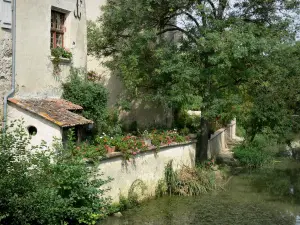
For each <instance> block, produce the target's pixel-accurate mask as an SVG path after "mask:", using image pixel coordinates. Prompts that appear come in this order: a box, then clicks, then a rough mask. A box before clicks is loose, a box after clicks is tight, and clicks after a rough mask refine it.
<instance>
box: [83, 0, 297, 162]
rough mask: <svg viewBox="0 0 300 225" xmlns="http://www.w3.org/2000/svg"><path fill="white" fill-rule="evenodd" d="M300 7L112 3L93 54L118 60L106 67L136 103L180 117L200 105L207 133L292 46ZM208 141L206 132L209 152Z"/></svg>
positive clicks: (262, 2) (217, 1)
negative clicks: (281, 52)
mask: <svg viewBox="0 0 300 225" xmlns="http://www.w3.org/2000/svg"><path fill="white" fill-rule="evenodd" d="M297 6H299V1H298V0H294V1H283V0H243V1H238V2H237V3H234V2H231V1H228V0H118V1H117V0H108V2H107V5H106V6H104V7H103V16H102V17H101V18H100V19H99V21H97V23H90V24H89V29H88V37H89V42H88V49H89V52H90V53H92V54H94V55H95V56H98V57H101V56H111V57H112V60H111V61H110V62H109V63H108V64H107V65H108V66H109V67H110V68H111V69H112V70H113V71H114V72H116V73H117V74H119V76H120V77H121V78H122V80H123V82H124V84H125V87H126V89H127V91H128V93H129V94H131V96H130V97H135V98H144V99H146V100H151V101H154V102H157V103H161V104H164V105H167V106H169V107H171V108H172V109H173V110H174V112H175V113H176V112H178V111H179V110H180V109H181V108H184V107H186V106H189V105H191V104H193V103H194V102H196V101H197V102H199V100H200V102H201V104H199V109H201V111H202V115H203V116H202V128H205V127H207V119H210V118H214V117H215V116H217V115H219V114H220V113H222V111H223V109H222V108H220V107H219V106H220V105H222V106H226V108H230V107H231V106H234V105H236V104H237V103H238V102H239V101H240V102H242V100H243V95H242V92H241V90H242V88H241V87H246V85H247V84H248V83H250V84H253V82H254V81H257V80H259V79H260V77H261V76H266V74H267V73H266V71H265V69H264V67H265V65H266V64H268V62H269V61H270V58H269V57H268V56H270V55H272V54H274V52H275V51H277V49H280V46H281V45H282V44H290V45H291V44H292V43H293V42H294V36H295V32H294V30H293V27H291V26H290V24H291V19H292V18H291V16H290V15H291V14H290V12H292V11H293V10H294V9H297ZM178 36H181V38H179V39H178V40H176V41H174V38H175V39H176V37H178ZM170 37H171V38H170ZM172 37H173V38H172ZM242 85H244V86H242ZM247 87H248V86H247ZM248 94H251V93H250V92H249V93H248ZM175 116H176V115H175ZM231 116H233V115H231ZM207 136H208V135H207V129H204V130H202V137H201V140H202V141H201V142H202V146H204V147H205V146H207ZM204 152H206V151H204ZM204 157H205V155H204Z"/></svg>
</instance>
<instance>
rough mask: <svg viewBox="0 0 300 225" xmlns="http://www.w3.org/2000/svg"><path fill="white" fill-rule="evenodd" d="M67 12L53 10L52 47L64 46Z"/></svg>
mask: <svg viewBox="0 0 300 225" xmlns="http://www.w3.org/2000/svg"><path fill="white" fill-rule="evenodd" d="M64 23H65V14H64V13H61V12H57V11H53V10H52V11H51V31H50V36H51V43H50V48H56V47H64V32H65V26H64Z"/></svg>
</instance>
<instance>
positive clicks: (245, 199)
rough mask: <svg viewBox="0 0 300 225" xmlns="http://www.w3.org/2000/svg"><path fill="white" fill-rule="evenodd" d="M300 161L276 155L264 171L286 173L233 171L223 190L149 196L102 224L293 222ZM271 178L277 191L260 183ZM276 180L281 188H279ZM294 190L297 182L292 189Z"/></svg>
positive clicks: (298, 208) (298, 212)
mask: <svg viewBox="0 0 300 225" xmlns="http://www.w3.org/2000/svg"><path fill="white" fill-rule="evenodd" d="M299 165H300V163H298V162H297V161H295V160H292V159H287V158H277V159H276V161H275V162H274V163H273V164H272V165H270V166H269V167H266V168H265V169H266V171H277V172H279V173H280V174H285V175H287V176H279V177H277V178H276V177H271V176H274V174H273V173H268V172H264V170H263V169H262V170H257V171H251V173H250V172H249V171H245V170H244V171H243V172H241V171H240V172H239V173H236V171H235V173H234V174H232V178H231V179H230V181H229V182H228V183H227V185H226V187H225V190H223V191H213V192H211V193H209V194H203V195H201V196H197V197H181V196H172V197H169V196H167V197H162V198H158V199H153V200H149V201H147V202H144V203H143V204H142V205H140V206H139V207H136V208H133V209H130V210H128V211H124V212H122V213H123V217H121V218H116V217H110V218H108V219H107V220H106V221H104V223H102V224H105V225H106V224H107V225H108V224H110V225H125V224H148V225H151V224H153V225H154V224H155V225H156V224H157V225H160V224H164V225H165V224H172V225H173V224H175V225H176V224H178V225H179V224H201V225H203V224H204V225H206V224H249V225H258V224H278V225H280V224H284V225H289V224H291V225H292V224H295V221H296V215H300V205H299V204H297V201H296V199H297V196H296V195H292V194H291V193H290V192H289V190H290V181H294V180H295V176H296V175H297V173H296V172H297V171H298V170H299V168H300V166H299ZM267 168H268V169H267ZM292 171H295V172H294V173H293V172H292ZM288 175H290V176H288ZM259 178H264V179H259ZM267 178H268V179H267ZM272 180H273V181H274V182H273V184H274V186H273V188H274V189H275V190H276V191H277V192H276V193H277V194H275V193H274V192H272V191H271V190H270V189H268V185H271V184H272V183H268V185H266V183H262V181H267V182H269V181H272ZM279 184H281V186H280V187H281V188H278V186H277V185H279ZM278 190H281V191H282V192H280V193H279V192H278ZM297 192H298V188H297V186H296V187H295V189H294V193H297Z"/></svg>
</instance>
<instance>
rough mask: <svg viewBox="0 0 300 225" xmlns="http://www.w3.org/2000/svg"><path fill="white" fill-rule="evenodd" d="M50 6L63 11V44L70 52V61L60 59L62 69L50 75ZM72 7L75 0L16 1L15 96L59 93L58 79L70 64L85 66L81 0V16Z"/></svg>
mask: <svg viewBox="0 0 300 225" xmlns="http://www.w3.org/2000/svg"><path fill="white" fill-rule="evenodd" d="M33 6H34V7H33ZM52 8H54V9H56V10H59V11H62V12H64V13H66V21H65V27H66V32H65V37H64V45H65V47H66V48H67V49H70V50H71V52H72V54H73V59H72V63H68V62H64V63H62V65H61V69H62V72H61V74H60V75H58V76H54V75H53V64H52V61H51V52H50V26H51V9H52ZM75 10H76V1H73V0H43V1H41V0H26V1H18V2H17V23H16V26H17V34H16V36H17V41H16V52H17V54H16V61H17V64H16V74H17V76H16V85H17V91H16V96H17V97H23V98H24V97H25V98H26V97H27V98H32V97H39V98H45V97H60V96H61V93H62V89H61V81H63V80H65V79H66V77H67V76H68V75H69V69H70V67H71V65H72V66H73V67H76V68H86V61H87V60H86V55H87V41H86V13H85V1H82V4H81V5H80V7H79V11H80V12H81V19H77V18H75V16H74V11H75Z"/></svg>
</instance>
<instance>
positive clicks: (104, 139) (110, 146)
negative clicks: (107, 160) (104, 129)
mask: <svg viewBox="0 0 300 225" xmlns="http://www.w3.org/2000/svg"><path fill="white" fill-rule="evenodd" d="M96 143H97V144H99V145H102V146H104V148H105V150H106V151H107V153H112V152H115V150H116V146H115V140H114V138H113V137H109V136H107V135H106V134H105V133H103V135H102V136H100V137H98V138H96Z"/></svg>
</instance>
